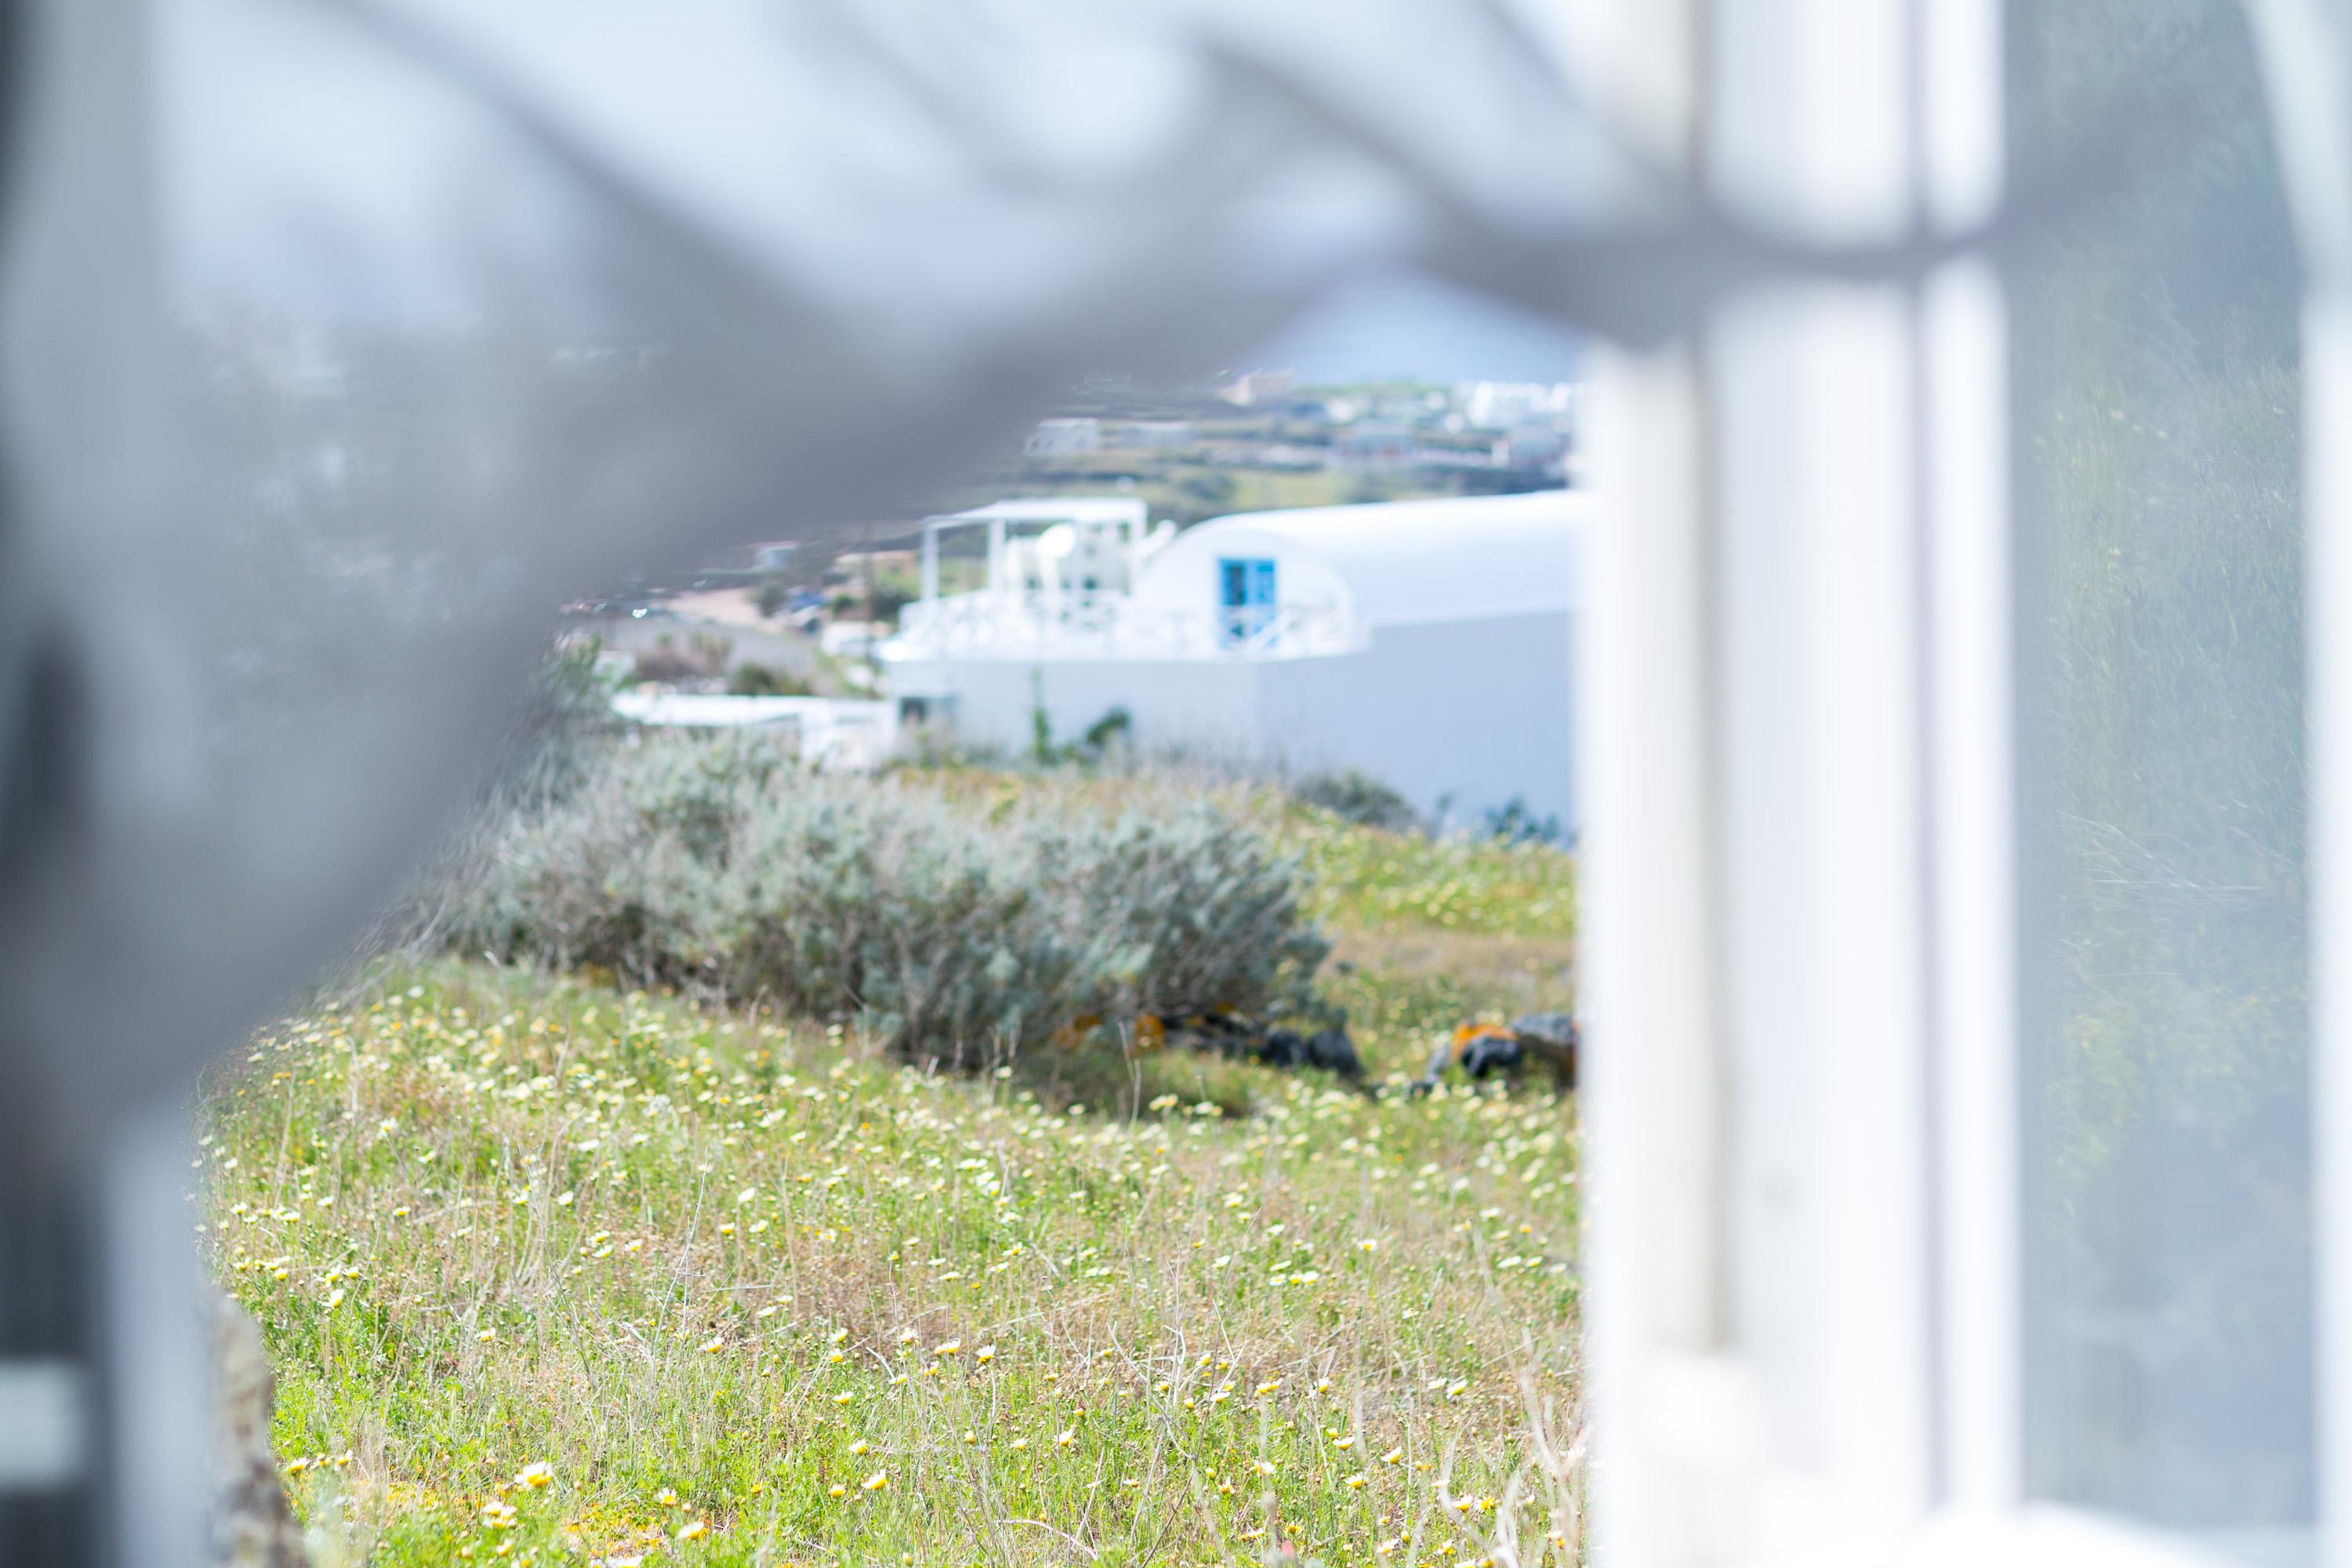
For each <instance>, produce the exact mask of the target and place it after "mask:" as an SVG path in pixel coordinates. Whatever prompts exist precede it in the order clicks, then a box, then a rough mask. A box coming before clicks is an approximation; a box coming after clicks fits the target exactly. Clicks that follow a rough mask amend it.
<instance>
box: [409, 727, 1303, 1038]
mask: <svg viewBox="0 0 2352 1568" xmlns="http://www.w3.org/2000/svg"><path fill="white" fill-rule="evenodd" d="M457 880H458V882H459V883H460V884H461V885H459V886H457V887H454V888H445V889H442V890H441V897H440V899H439V900H438V901H437V907H438V908H439V909H440V910H441V913H440V924H439V927H438V931H439V932H441V933H444V934H443V935H442V937H441V938H440V939H439V940H444V941H446V945H448V946H451V947H454V948H457V949H460V950H464V951H471V952H488V953H490V954H493V955H495V956H497V957H499V958H502V959H520V960H527V961H534V962H539V963H548V964H551V965H555V966H559V967H580V966H588V965H598V966H603V967H605V968H608V969H610V970H612V971H613V972H614V973H615V974H617V975H620V976H623V977H625V978H627V979H629V980H632V981H635V982H636V983H638V984H673V985H678V986H683V987H689V988H693V989H696V990H698V991H705V992H710V993H715V994H725V995H731V996H736V997H751V996H762V997H765V998H768V999H771V1000H772V1001H773V1002H775V1003H776V1004H777V1005H780V1006H781V1007H782V1008H784V1009H785V1010H787V1011H790V1012H794V1013H800V1014H804V1015H816V1016H839V1015H844V1014H847V1013H851V1012H858V1013H862V1014H863V1015H864V1016H865V1017H866V1020H867V1022H868V1023H869V1025H870V1026H872V1028H873V1030H874V1033H875V1034H876V1035H877V1037H879V1038H881V1039H882V1040H884V1041H885V1042H886V1043H887V1045H888V1046H889V1047H890V1048H891V1049H893V1050H895V1051H897V1052H898V1053H899V1054H901V1055H906V1056H918V1055H929V1056H936V1057H939V1058H942V1059H946V1060H950V1061H954V1062H959V1063H966V1064H970V1063H975V1062H977V1061H979V1060H980V1059H982V1057H983V1056H985V1055H986V1054H987V1053H988V1052H989V1051H990V1050H991V1049H992V1048H1013V1047H1020V1046H1022V1045H1025V1044H1031V1043H1034V1042H1036V1041H1038V1040H1041V1039H1044V1038H1045V1037H1049V1036H1052V1035H1054V1034H1055V1033H1056V1032H1057V1031H1061V1030H1063V1029H1065V1028H1066V1026H1069V1025H1070V1024H1072V1023H1073V1022H1074V1021H1076V1020H1079V1019H1082V1018H1086V1017H1089V1016H1093V1017H1100V1018H1123V1017H1131V1016H1135V1015H1137V1014H1138V1013H1140V1012H1144V1011H1166V1012H1192V1011H1213V1010H1216V1009H1220V1008H1234V1009H1237V1010H1239V1011H1242V1012H1244V1013H1249V1014H1252V1015H1254V1016H1272V1015H1277V1014H1297V1013H1299V1012H1302V1011H1306V1010H1308V1009H1309V1008H1310V1007H1311V996H1310V994H1309V990H1308V987H1309V985H1310V984H1311V982H1312V980H1313V977H1314V974H1315V972H1316V970H1317V968H1318V966H1319V965H1320V963H1321V962H1322V960H1323V958H1324V956H1325V954H1326V952H1328V943H1326V942H1325V941H1324V940H1323V938H1322V935H1321V933H1320V932H1319V931H1318V930H1317V929H1316V928H1315V927H1314V925H1313V924H1312V922H1311V921H1309V920H1308V919H1307V916H1306V915H1305V913H1304V912H1303V910H1302V909H1301V907H1300V900H1299V895H1298V886H1297V867H1296V865H1295V863H1294V862H1293V861H1291V860H1290V859H1289V858H1286V857H1284V856H1282V855H1280V854H1278V853H1277V852H1276V850H1275V849H1273V848H1272V847H1270V846H1269V845H1268V844H1267V843H1266V842H1265V840H1264V839H1262V838H1261V837H1258V836H1257V834H1256V833H1255V832H1254V831H1253V830H1251V829H1250V828H1249V827H1248V826H1246V825H1245V824H1244V823H1243V822H1241V821H1239V820H1238V819H1236V818H1234V817H1233V816H1228V815H1226V814H1225V813H1223V812H1221V811H1219V810H1218V809H1216V808H1215V807H1213V806H1211V805H1192V806H1189V807H1185V808H1181V809H1179V810H1177V811H1175V812H1173V813H1168V814H1164V815H1158V816H1152V815H1145V814H1142V813H1140V812H1138V813H1131V814H1129V815H1126V816H1118V817H1115V818H1108V819H1106V818H1104V817H1101V816H1091V815H1087V814H1084V813H1075V814H1074V813H1070V812H1067V811H1061V812H1056V811H1053V810H1051V809H1048V808H1047V807H1045V806H1044V805H1035V804H1032V805H1023V804H1021V803H1019V802H1017V801H1016V802H1014V803H1013V804H1011V805H1009V806H1007V805H1002V804H1000V805H997V806H996V807H994V808H991V809H983V808H979V807H975V806H971V805H955V804H952V803H950V801H948V800H946V799H943V798H942V797H941V796H940V795H938V794H937V793H935V792H927V791H924V790H922V789H919V788H918V787H914V786H912V785H909V784H906V783H903V782H900V781H896V780H890V781H879V782H877V781H869V780H857V779H846V780H845V779H838V778H830V777H825V776H823V775H817V774H811V773H803V772H802V771H801V770H800V769H799V768H798V767H797V765H795V764H794V763H793V762H792V761H791V760H790V759H789V758H788V757H787V756H785V754H784V753H782V752H780V751H778V750H777V749H776V748H775V747H774V746H773V745H772V743H770V742H765V741H761V740H758V739H743V738H736V737H726V738H720V739H716V740H712V739H700V738H691V737H646V738H643V739H641V740H639V741H638V742H636V743H635V744H623V743H612V744H610V745H608V746H607V748H606V750H605V752H604V757H603V760H602V763H601V764H600V765H599V766H598V767H596V768H595V769H594V770H593V775H592V776H591V777H590V779H589V780H588V781H587V782H586V783H585V784H582V785H581V786H579V787H577V788H575V789H573V790H572V791H571V792H569V793H568V794H566V795H563V796H562V797H561V798H552V799H549V800H547V801H546V802H544V803H543V804H542V805H539V806H538V807H537V808H535V809H525V810H521V811H518V812H516V813H515V814H514V815H513V816H510V817H509V819H508V820H507V821H506V822H505V823H504V825H503V826H501V827H500V828H499V830H498V831H496V832H495V833H494V834H492V835H491V836H490V847H489V850H488V853H486V854H484V855H481V856H478V857H476V858H474V860H473V861H472V862H471V863H470V864H469V865H468V866H467V868H465V871H464V874H463V875H462V876H460V877H459V878H458V879H457Z"/></svg>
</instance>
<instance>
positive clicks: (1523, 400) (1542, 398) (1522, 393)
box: [1458, 381, 1582, 430]
mask: <svg viewBox="0 0 2352 1568" xmlns="http://www.w3.org/2000/svg"><path fill="white" fill-rule="evenodd" d="M1581 395H1582V391H1581V388H1580V387H1579V386H1578V385H1577V384H1575V383H1573V382H1553V383H1549V384H1546V383H1543V382H1535V381H1474V382H1470V383H1468V384H1465V385H1464V386H1463V387H1462V388H1461V389H1460V391H1459V393H1458V396H1459V397H1460V400H1461V404H1462V413H1463V416H1464V417H1465V419H1467V420H1468V421H1469V422H1470V423H1471V424H1472V425H1473V426H1476V427H1477V428H1479V429H1481V430H1507V429H1510V428H1511V427H1512V426H1518V425H1532V424H1538V423H1550V422H1565V421H1570V420H1572V419H1573V418H1574V417H1575V415H1576V412H1577V405H1578V402H1579V400H1580V397H1581Z"/></svg>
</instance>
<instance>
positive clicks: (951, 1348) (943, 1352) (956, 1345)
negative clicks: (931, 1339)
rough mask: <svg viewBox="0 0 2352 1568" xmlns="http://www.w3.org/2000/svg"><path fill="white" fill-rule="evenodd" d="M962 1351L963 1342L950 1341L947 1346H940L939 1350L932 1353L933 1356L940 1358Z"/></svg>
mask: <svg viewBox="0 0 2352 1568" xmlns="http://www.w3.org/2000/svg"><path fill="white" fill-rule="evenodd" d="M962 1349H963V1342H962V1341H961V1340H950V1341H948V1342H947V1343H945V1344H943V1345H941V1346H940V1347H939V1348H938V1349H937V1350H935V1351H933V1352H931V1353H932V1354H933V1355H938V1356H950V1355H954V1354H955V1353H956V1352H959V1351H961V1350H962Z"/></svg>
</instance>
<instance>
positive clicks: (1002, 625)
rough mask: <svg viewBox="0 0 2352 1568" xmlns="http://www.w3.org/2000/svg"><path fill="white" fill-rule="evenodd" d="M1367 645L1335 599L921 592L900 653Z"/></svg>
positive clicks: (1184, 652) (1067, 653)
mask: <svg viewBox="0 0 2352 1568" xmlns="http://www.w3.org/2000/svg"><path fill="white" fill-rule="evenodd" d="M1362 646H1363V638H1362V635H1361V632H1360V628H1359V626H1357V624H1356V618H1355V616H1354V615H1353V614H1352V613H1350V611H1349V607H1348V606H1347V605H1344V604H1338V603H1333V602H1329V601H1318V602H1293V603H1287V604H1280V605H1252V606H1249V607H1247V608H1243V609H1213V610H1188V609H1181V608H1175V607H1170V606H1163V605H1139V604H1138V603H1137V602H1136V601H1135V600H1133V599H1131V598H1129V597H1128V596H1126V595H1118V594H1045V593H1035V592H1030V593H1021V594H996V593H989V592H987V591H984V590H983V591H982V592H980V593H974V594H956V595H949V596H946V597H943V598H938V599H924V600H919V601H918V602H916V603H915V604H911V605H908V606H907V607H906V608H905V609H903V610H901V611H900V612H899V615H898V637H896V638H895V639H893V641H892V642H891V644H890V645H889V647H887V649H886V650H885V657H887V658H1304V657H1309V656H1313V655H1317V654H1331V653H1348V652H1352V651H1354V650H1355V649H1357V648H1360V647H1362Z"/></svg>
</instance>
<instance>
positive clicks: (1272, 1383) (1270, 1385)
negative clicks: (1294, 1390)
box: [1257, 1377, 1282, 1398]
mask: <svg viewBox="0 0 2352 1568" xmlns="http://www.w3.org/2000/svg"><path fill="white" fill-rule="evenodd" d="M1281 1386H1282V1379H1280V1378H1278V1377H1269V1378H1267V1379H1266V1380H1265V1382H1264V1383H1261V1384H1258V1385H1257V1392H1258V1394H1259V1396H1260V1397H1261V1398H1263V1397H1264V1396H1265V1395H1266V1394H1272V1393H1273V1392H1274V1391H1275V1390H1276V1389H1277V1388H1280V1387H1281Z"/></svg>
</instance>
